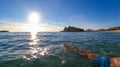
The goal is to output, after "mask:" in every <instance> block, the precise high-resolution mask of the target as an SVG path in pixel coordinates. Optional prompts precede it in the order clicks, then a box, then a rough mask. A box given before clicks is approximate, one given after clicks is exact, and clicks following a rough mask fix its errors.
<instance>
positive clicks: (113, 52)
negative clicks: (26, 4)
mask: <svg viewBox="0 0 120 67" xmlns="http://www.w3.org/2000/svg"><path fill="white" fill-rule="evenodd" d="M64 41H66V42H67V44H68V45H69V46H70V42H73V43H74V44H76V45H77V47H81V48H85V49H87V50H91V51H93V52H95V53H98V54H102V55H105V56H108V57H116V56H120V33H110V32H74V33H72V32H69V33H67V32H57V33H56V32H53V33H47V32H46V33H38V34H37V36H36V38H35V39H32V36H31V34H30V33H15V32H14V33H12V32H10V33H7V32H6V33H2V32H1V33H0V67H92V62H91V61H88V60H86V59H84V58H82V57H79V56H76V55H74V54H71V53H69V52H68V51H66V50H65V49H64V48H63V47H62V44H63V42H64ZM62 62H64V63H62Z"/></svg>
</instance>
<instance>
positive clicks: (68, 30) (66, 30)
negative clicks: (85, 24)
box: [61, 26, 84, 32]
mask: <svg viewBox="0 0 120 67" xmlns="http://www.w3.org/2000/svg"><path fill="white" fill-rule="evenodd" d="M83 31H84V29H81V28H76V27H71V26H69V27H65V28H64V30H63V31H61V32H83Z"/></svg>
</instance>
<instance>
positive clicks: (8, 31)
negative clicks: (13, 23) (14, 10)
mask: <svg viewBox="0 0 120 67" xmlns="http://www.w3.org/2000/svg"><path fill="white" fill-rule="evenodd" d="M0 32H9V31H7V30H1V31H0Z"/></svg>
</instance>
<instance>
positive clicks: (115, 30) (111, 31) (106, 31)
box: [105, 30, 120, 32]
mask: <svg viewBox="0 0 120 67" xmlns="http://www.w3.org/2000/svg"><path fill="white" fill-rule="evenodd" d="M105 32H120V30H111V31H105Z"/></svg>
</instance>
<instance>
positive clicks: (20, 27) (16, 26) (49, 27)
mask: <svg viewBox="0 0 120 67" xmlns="http://www.w3.org/2000/svg"><path fill="white" fill-rule="evenodd" d="M0 23H1V25H0V30H9V31H11V32H29V31H30V24H29V23H28V22H13V21H4V22H3V21H0ZM37 26H38V31H39V32H58V31H61V30H62V28H63V27H61V26H57V25H54V24H48V23H47V22H42V23H39V24H38V25H37Z"/></svg>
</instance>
